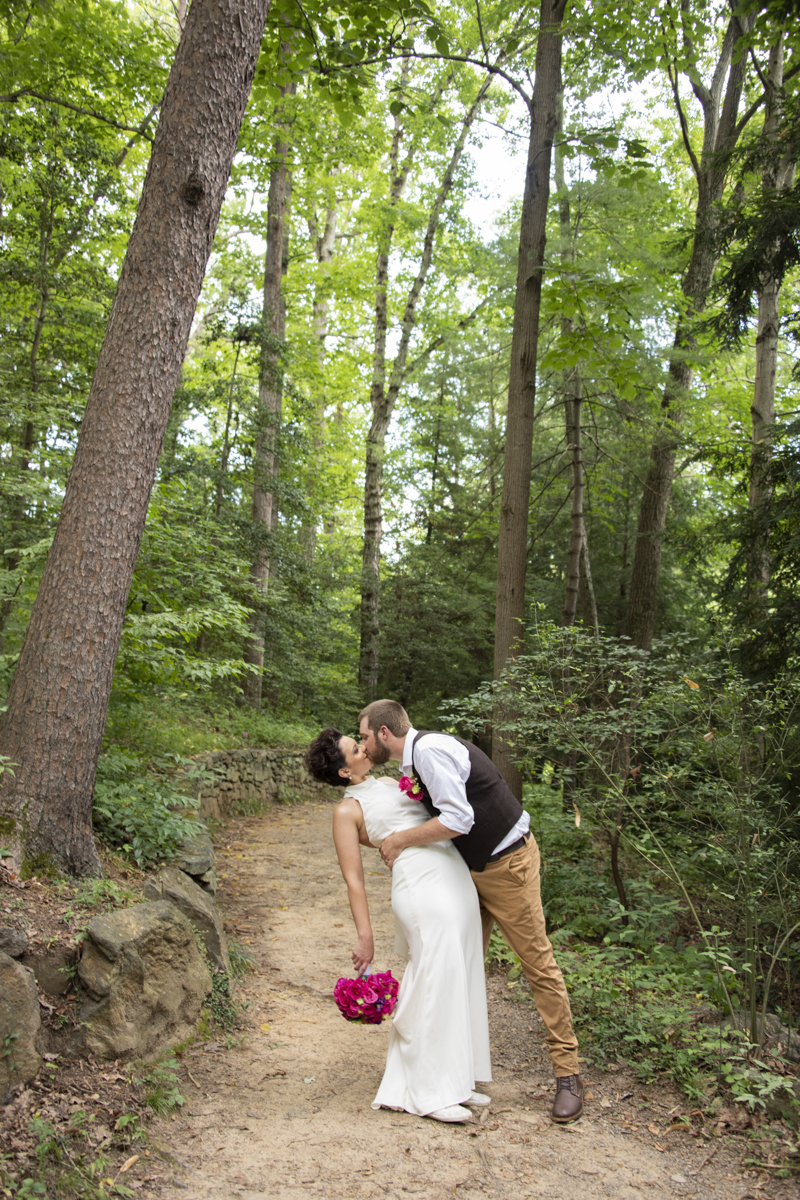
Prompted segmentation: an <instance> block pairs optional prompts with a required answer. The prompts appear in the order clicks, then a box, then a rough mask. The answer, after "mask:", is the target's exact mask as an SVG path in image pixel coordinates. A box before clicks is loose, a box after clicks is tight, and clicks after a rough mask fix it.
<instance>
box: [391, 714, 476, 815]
mask: <svg viewBox="0 0 800 1200" xmlns="http://www.w3.org/2000/svg"><path fill="white" fill-rule="evenodd" d="M416 735H417V731H416V730H415V729H410V730H409V731H408V735H407V736H406V742H405V746H404V748H403V770H404V771H406V770H407V771H409V772H410V771H411V769H412V766H411V747H412V745H413V742H414V738H415V737H416ZM414 762H415V764H416V768H417V772H418V773H419V775H420V776H421V777H422V780H423V782H424V784H425V787H426V788H427V789H428V792H429V793H430V797H431V799H432V800H433V802H434V804H435V805H436V807H437V808H438V809H439V820H440V821H441V823H442V824H443V825H446V826H447V828H448V829H452V830H453V831H454V832H455V833H456V834H460V833H469V831H470V829H472V826H473V825H474V824H475V813H474V812H473V809H472V805H471V804H470V802H469V800H467V789H466V787H465V784H466V781H467V780H468V779H469V773H470V769H471V766H470V761H469V753H468V751H467V749H466V747H465V746H462V745H461V743H460V742H457V741H456V740H455V738H452V737H448V736H447V735H446V734H441V733H426V734H425V735H424V736H423V737H421V738H420V740H419V741H418V742H417V744H416V746H415V747H414Z"/></svg>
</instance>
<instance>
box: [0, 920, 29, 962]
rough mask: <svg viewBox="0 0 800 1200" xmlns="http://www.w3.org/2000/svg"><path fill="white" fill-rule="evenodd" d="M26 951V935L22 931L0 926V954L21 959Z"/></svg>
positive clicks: (9, 926)
mask: <svg viewBox="0 0 800 1200" xmlns="http://www.w3.org/2000/svg"><path fill="white" fill-rule="evenodd" d="M27 949H28V935H27V933H25V931H24V929H14V928H13V926H11V925H0V954H7V955H8V957H9V958H21V957H22V955H23V954H24V953H25V951H26V950H27Z"/></svg>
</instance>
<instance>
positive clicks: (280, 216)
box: [244, 83, 295, 708]
mask: <svg viewBox="0 0 800 1200" xmlns="http://www.w3.org/2000/svg"><path fill="white" fill-rule="evenodd" d="M294 90H295V85H294V84H293V83H291V84H287V85H286V86H285V87H283V88H282V89H281V91H282V93H283V95H284V96H286V95H291V94H293V93H294ZM288 154H289V143H288V141H287V140H286V135H285V133H281V134H279V136H278V138H277V139H276V142H275V158H276V165H275V168H274V170H273V171H272V174H271V175H270V180H269V196H268V199H267V249H266V254H265V257H264V306H263V329H262V341H261V357H260V359H259V371H258V409H257V413H256V430H257V432H256V445H255V455H254V464H253V468H254V469H253V509H252V519H253V536H254V539H255V552H254V554H253V561H252V563H251V565H250V578H251V579H252V581H253V583H254V584H255V586H256V589H257V591H258V595H259V602H258V604H257V605H256V607H255V609H254V610H253V615H252V617H251V619H250V637H249V639H248V640H247V642H246V644H245V649H244V661H245V662H246V663H248V664H249V665H250V666H252V667H254V668H255V670H253V671H250V672H248V674H247V675H246V676H245V681H244V695H245V699H246V700H247V702H248V704H251V705H252V706H253V708H260V707H261V690H262V682H263V673H264V622H265V619H266V606H267V594H268V592H269V570H270V541H271V534H272V531H273V529H275V527H276V525H277V523H278V497H277V482H278V467H279V453H278V441H279V434H280V421H281V407H282V403H283V349H284V346H283V344H284V341H285V339H286V301H285V299H284V296H283V291H282V286H281V285H282V283H283V278H284V276H285V275H286V272H287V270H288V266H289V241H288V230H289V225H288V221H287V219H286V218H287V213H288V207H289V196H290V193H291V186H292V185H291V174H290V171H289V166H288V162H287V159H288Z"/></svg>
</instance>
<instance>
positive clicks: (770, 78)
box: [747, 33, 795, 617]
mask: <svg viewBox="0 0 800 1200" xmlns="http://www.w3.org/2000/svg"><path fill="white" fill-rule="evenodd" d="M783 61H784V41H783V34H782V33H781V35H780V36H779V38H778V40H777V42H776V43H775V45H774V46H773V47H772V48H771V50H770V56H769V66H768V69H767V104H766V112H765V115H764V131H763V139H764V141H765V142H767V143H768V144H770V143H771V145H769V149H768V155H769V157H768V159H767V163H766V165H765V167H764V171H763V174H762V180H761V185H762V188H763V190H764V192H766V193H771V192H776V191H781V190H782V189H783V188H786V187H791V184H792V181H793V178H794V169H795V163H794V161H793V159H791V158H789V157H788V156H786V155H784V156H781V155H780V154H779V152H778V138H779V136H780V133H781V125H782V118H783ZM770 150H771V153H769V151H770ZM780 294H781V284H780V281H779V280H777V279H775V278H774V277H773V276H772V275H771V274H769V273H766V272H765V273H764V274H763V275H762V277H761V286H760V288H759V291H758V332H757V335H756V375H755V382H754V386H753V406H752V409H751V414H752V442H751V450H750V494H749V507H750V511H751V512H753V511H755V510H757V509H759V508H760V507H761V506H762V505H764V504H765V503H767V502H768V501H769V499H770V498H771V495H772V488H771V486H770V483H769V479H768V475H769V468H770V463H771V461H772V447H773V437H774V426H775V380H776V375H777V367H778V334H779V332H780V312H779V301H780ZM760 528H761V532H760V533H759V534H758V536H757V537H756V538H755V539H754V542H753V545H752V547H751V550H750V555H749V562H748V570H747V593H748V606H749V607H752V608H753V609H754V610H757V609H761V610H762V612H761V613H760V614H759V615H760V616H762V617H763V616H765V615H766V613H765V611H763V610H764V606H765V603H766V598H767V588H768V587H769V579H770V558H769V551H768V547H767V541H768V533H767V531H766V530H765V529H764V528H763V526H761V527H760ZM753 616H754V617H756V613H755V612H754V613H753Z"/></svg>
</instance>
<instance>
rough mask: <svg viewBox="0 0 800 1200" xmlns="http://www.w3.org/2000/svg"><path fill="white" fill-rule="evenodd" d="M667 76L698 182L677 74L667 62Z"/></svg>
mask: <svg viewBox="0 0 800 1200" xmlns="http://www.w3.org/2000/svg"><path fill="white" fill-rule="evenodd" d="M664 49H665V50H666V49H667V45H666V42H665V43H664ZM667 75H668V76H669V82H670V84H671V86H672V95H673V97H674V99H675V107H676V108H677V110H678V118H679V119H680V123H681V134H682V135H683V144H684V146H685V147H686V153H687V154H688V155H689V160H690V161H691V164H692V167H693V169H694V173H695V176H696V178H697V179H698V181H699V179H700V163H699V162H698V161H697V155H696V154H695V152H694V150H693V149H692V143H691V142H690V141H689V125H688V122H687V120H686V113H685V112H684V111H683V105H682V104H681V97H680V92H679V91H678V73H677V71H676V72H675V74H674V75H673V73H672V65H671V64H670V63H669V62H668V63H667Z"/></svg>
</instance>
